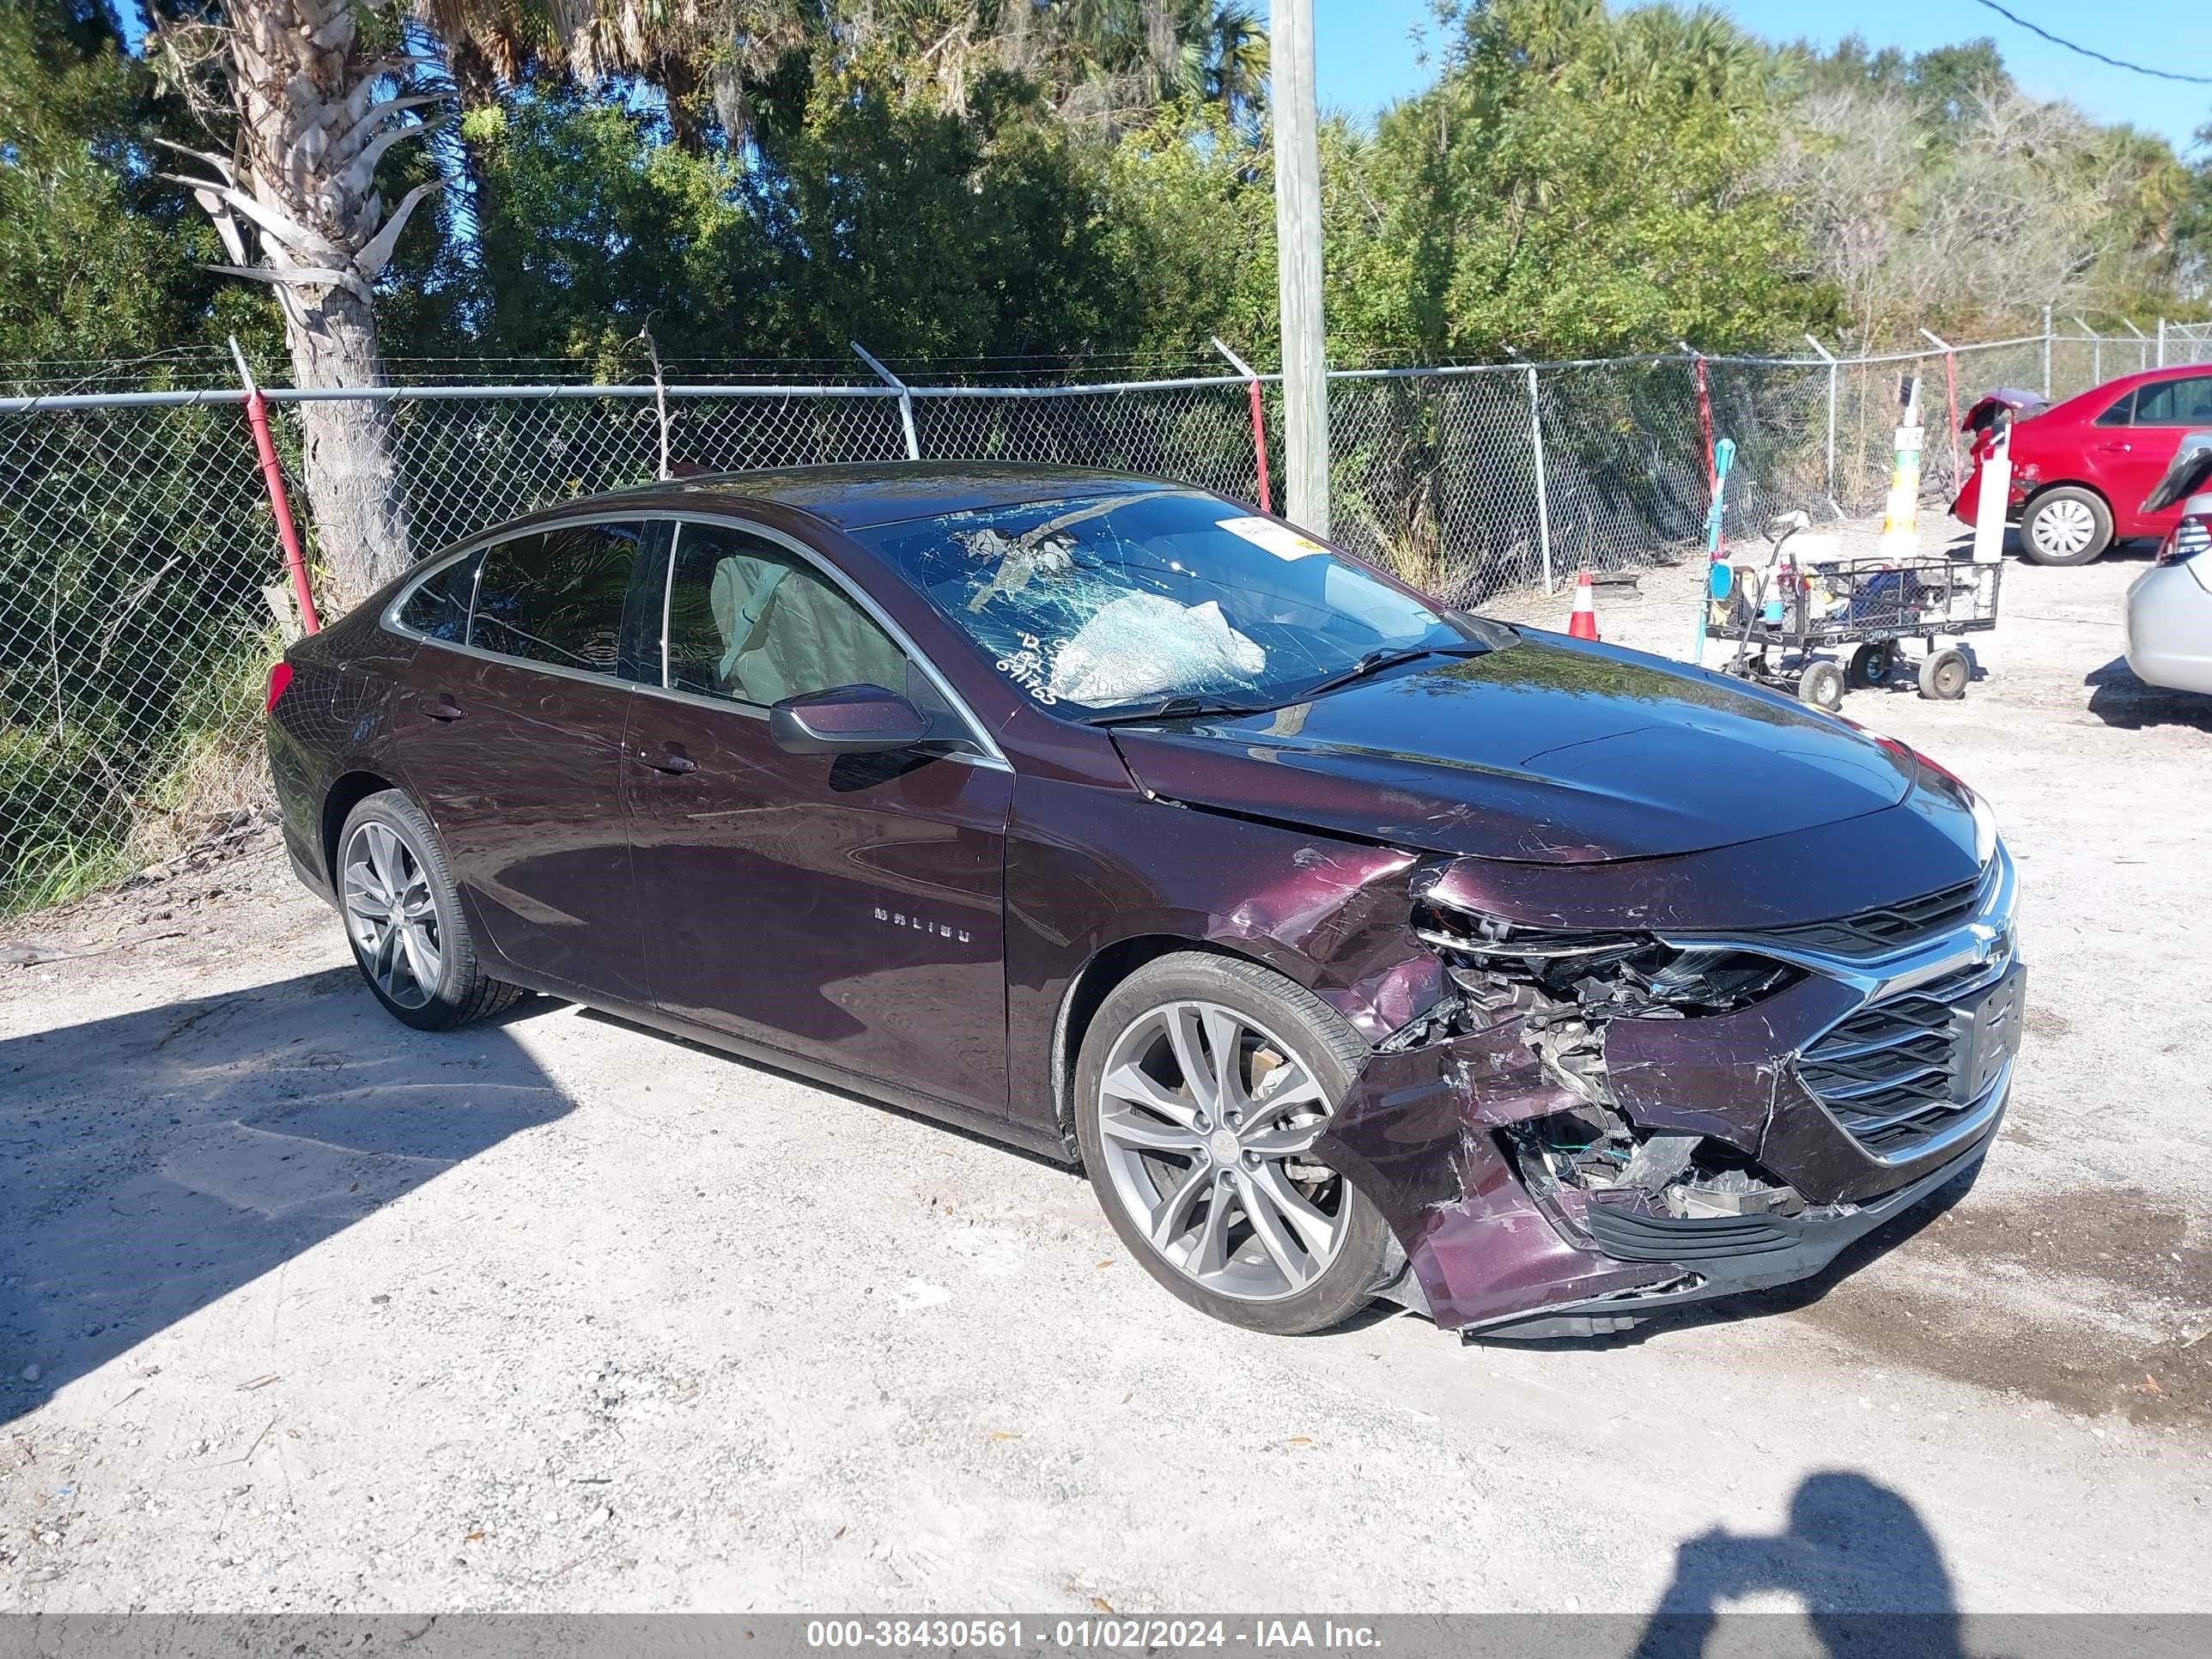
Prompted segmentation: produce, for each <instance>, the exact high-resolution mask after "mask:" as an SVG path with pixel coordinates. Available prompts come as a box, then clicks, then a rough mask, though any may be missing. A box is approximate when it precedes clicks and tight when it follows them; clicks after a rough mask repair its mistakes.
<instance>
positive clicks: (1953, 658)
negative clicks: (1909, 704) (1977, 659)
mask: <svg viewBox="0 0 2212 1659" xmlns="http://www.w3.org/2000/svg"><path fill="white" fill-rule="evenodd" d="M1973 677H1974V669H1973V665H1972V663H1970V662H1968V661H1967V660H1966V653H1965V652H1963V651H1956V650H1951V649H1948V648H1946V649H1944V650H1942V651H1936V652H1932V653H1929V657H1928V659H1926V660H1925V661H1924V662H1923V663H1922V664H1921V665H1920V695H1921V696H1923V697H1930V698H1933V699H1934V700H1935V701H1936V702H1958V701H1959V699H1960V698H1961V697H1963V696H1966V682H1967V681H1969V680H1971V679H1972V678H1973Z"/></svg>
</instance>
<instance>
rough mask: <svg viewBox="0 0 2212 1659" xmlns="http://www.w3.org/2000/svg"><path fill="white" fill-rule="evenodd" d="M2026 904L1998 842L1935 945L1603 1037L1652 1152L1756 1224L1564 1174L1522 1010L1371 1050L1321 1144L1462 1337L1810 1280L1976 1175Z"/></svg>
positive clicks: (1997, 1078)
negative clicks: (1702, 1166)
mask: <svg viewBox="0 0 2212 1659" xmlns="http://www.w3.org/2000/svg"><path fill="white" fill-rule="evenodd" d="M2014 899H2015V894H2014V886H2013V874H2012V869H2011V861H2010V860H2009V858H2008V856H2007V855H2006V854H2005V853H2004V852H2003V850H2002V848H2001V847H2000V848H1998V849H1997V850H1996V854H1995V858H1994V861H1993V866H1992V867H1991V869H1990V872H1989V874H1988V877H1987V878H1986V880H1985V881H1984V884H1983V887H1982V890H1981V891H1980V892H1979V894H1978V896H1977V899H1976V901H1975V902H1974V905H1973V907H1972V910H1971V912H1970V913H1968V914H1966V915H1964V916H1963V917H1962V918H1961V919H1960V920H1959V921H1957V922H1956V923H1955V924H1954V925H1953V926H1951V927H1948V929H1947V930H1946V931H1944V932H1943V933H1942V934H1941V935H1940V936H1939V937H1936V938H1934V939H1921V940H1918V941H1917V942H1916V943H1915V944H1914V945H1912V946H1911V947H1910V948H1907V949H1901V950H1896V951H1889V952H1887V954H1883V955H1878V956H1872V957H1869V956H1858V957H1838V956H1833V955H1830V954H1827V953H1826V952H1822V951H1811V950H1806V951H1798V952H1797V953H1796V958H1795V959H1796V963H1797V965H1799V966H1801V967H1802V968H1803V969H1805V972H1804V974H1803V976H1802V977H1801V978H1800V979H1798V980H1797V981H1796V982H1795V983H1794V984H1792V985H1790V987H1788V988H1787V989H1786V990H1784V991H1782V992H1781V993H1779V994H1776V995H1773V996H1771V997H1769V998H1767V999H1766V1000H1763V1001H1760V1002H1758V1003H1755V1004H1753V1005H1752V1006H1748V1007H1746V1008H1743V1009H1741V1010H1739V1011H1737V1012H1733V1013H1729V1014H1723V1015H1717V1016H1711V1017H1707V1018H1672V1019H1657V1018H1633V1019H1616V1020H1614V1021H1613V1023H1612V1024H1610V1025H1609V1026H1608V1027H1607V1031H1606V1036H1605V1045H1604V1059H1605V1069H1606V1081H1607V1086H1608V1088H1609V1090H1610V1092H1611V1097H1612V1104H1613V1109H1615V1110H1616V1111H1617V1112H1618V1114H1619V1115H1620V1116H1622V1117H1625V1118H1626V1120H1627V1121H1628V1122H1629V1124H1630V1126H1631V1127H1632V1129H1633V1131H1634V1132H1635V1133H1636V1135H1637V1136H1638V1146H1639V1147H1641V1146H1643V1145H1644V1144H1645V1143H1646V1142H1649V1143H1650V1144H1651V1146H1652V1149H1653V1150H1654V1151H1655V1152H1662V1151H1665V1150H1668V1149H1671V1150H1673V1151H1674V1152H1678V1153H1680V1156H1681V1158H1683V1159H1684V1160H1685V1162H1687V1160H1689V1159H1692V1158H1708V1156H1709V1155H1710V1162H1711V1163H1712V1164H1728V1165H1729V1167H1730V1169H1731V1170H1732V1171H1733V1173H1732V1174H1731V1175H1729V1176H1723V1177H1722V1178H1721V1180H1720V1181H1719V1182H1717V1183H1712V1184H1711V1185H1710V1186H1709V1187H1708V1188H1707V1189H1706V1191H1705V1193H1700V1194H1697V1196H1698V1197H1699V1200H1700V1201H1701V1202H1705V1199H1706V1196H1707V1194H1710V1193H1713V1192H1723V1193H1724V1192H1740V1193H1745V1194H1748V1197H1747V1200H1746V1202H1745V1208H1744V1211H1743V1212H1741V1213H1714V1212H1713V1211H1712V1209H1711V1206H1710V1203H1706V1204H1705V1207H1702V1208H1699V1207H1690V1206H1685V1205H1684V1204H1683V1203H1682V1201H1681V1200H1682V1198H1683V1194H1684V1193H1685V1192H1686V1190H1688V1189H1687V1188H1685V1187H1683V1186H1681V1185H1680V1184H1679V1183H1680V1182H1682V1181H1684V1180H1689V1181H1696V1180H1698V1179H1700V1177H1699V1176H1697V1175H1696V1174H1695V1172H1694V1170H1692V1171H1691V1172H1690V1173H1689V1174H1688V1175H1687V1176H1684V1175H1682V1174H1680V1173H1678V1174H1676V1175H1674V1176H1668V1175H1667V1174H1666V1173H1665V1172H1664V1171H1661V1172H1658V1173H1657V1174H1656V1175H1655V1176H1653V1177H1652V1178H1650V1179H1648V1180H1643V1181H1640V1182H1639V1181H1638V1180H1637V1179H1635V1178H1633V1176H1634V1172H1633V1170H1631V1171H1630V1175H1631V1177H1632V1178H1630V1179H1627V1180H1624V1181H1622V1182H1620V1183H1618V1184H1613V1185H1609V1186H1608V1185H1604V1184H1601V1183H1599V1184H1592V1185H1589V1186H1578V1185H1576V1184H1574V1183H1573V1182H1572V1181H1571V1180H1569V1181H1566V1182H1562V1181H1561V1180H1559V1179H1557V1178H1555V1176H1556V1174H1557V1171H1558V1170H1559V1161H1558V1160H1556V1159H1553V1158H1549V1157H1547V1153H1546V1150H1545V1148H1544V1146H1542V1144H1541V1128H1542V1126H1544V1125H1545V1124H1547V1123H1549V1122H1554V1121H1559V1120H1560V1119H1561V1118H1562V1117H1566V1118H1571V1117H1573V1116H1574V1115H1576V1114H1577V1113H1579V1112H1583V1111H1585V1110H1586V1109H1587V1103H1586V1102H1585V1100H1584V1099H1583V1097H1582V1096H1581V1095H1579V1094H1577V1091H1575V1090H1573V1089H1572V1088H1570V1087H1569V1086H1567V1085H1566V1083H1565V1082H1564V1081H1563V1080H1562V1079H1560V1078H1559V1075H1558V1073H1556V1071H1553V1070H1549V1069H1547V1066H1545V1064H1544V1062H1543V1060H1542V1058H1541V1055H1540V1054H1539V1053H1538V1051H1537V1049H1536V1048H1535V1046H1534V1044H1532V1043H1531V1042H1529V1041H1528V1033H1527V1028H1526V1026H1525V1025H1524V1024H1523V1023H1522V1021H1521V1020H1520V1019H1518V1018H1501V1019H1499V1020H1498V1021H1497V1023H1496V1024H1492V1025H1491V1026H1490V1027H1489V1028H1488V1029H1486V1030H1477V1031H1475V1032H1474V1033H1472V1034H1470V1035H1463V1036H1453V1037H1450V1038H1448V1039H1446V1040H1443V1041H1441V1042H1431V1043H1427V1044H1424V1045H1421V1046H1419V1047H1409V1048H1405V1049H1402V1050H1401V1051H1398V1052H1395V1053H1383V1054H1377V1055H1376V1057H1375V1058H1374V1060H1372V1061H1371V1062H1370V1064H1369V1066H1368V1067H1367V1068H1366V1070H1365V1071H1364V1072H1363V1073H1362V1074H1361V1076H1360V1079H1359V1080H1358V1083H1356V1084H1355V1085H1354V1086H1353V1089H1352V1092H1351V1093H1350V1095H1349V1096H1348V1097H1346V1100H1345V1101H1344V1103H1342V1104H1341V1105H1340V1107H1339V1108H1338V1109H1337V1112H1336V1114H1335V1115H1334V1118H1333V1119H1332V1121H1331V1124H1330V1127H1329V1130H1328V1133H1327V1134H1326V1135H1325V1136H1324V1137H1323V1139H1322V1141H1321V1142H1320V1143H1319V1145H1318V1146H1316V1152H1317V1153H1318V1154H1319V1155H1320V1156H1321V1157H1322V1158H1323V1160H1324V1161H1326V1162H1328V1163H1329V1164H1332V1165H1334V1167H1336V1168H1338V1169H1340V1170H1342V1171H1343V1172H1344V1173H1345V1174H1346V1176H1347V1177H1348V1178H1349V1179H1350V1180H1351V1181H1352V1183H1353V1184H1354V1185H1355V1186H1356V1187H1358V1188H1359V1190H1360V1191H1361V1192H1362V1193H1364V1194H1366V1195H1367V1196H1368V1197H1369V1198H1370V1200H1372V1201H1373V1202H1375V1203H1376V1205H1377V1206H1378V1207H1380V1209H1381V1210H1382V1212H1383V1215H1384V1217H1385V1218H1386V1219H1387V1220H1389V1223H1390V1225H1391V1226H1392V1228H1393V1230H1394V1231H1395V1234H1396V1236H1397V1237H1398V1240H1399V1243H1401V1246H1402V1248H1403V1249H1404V1251H1405V1255H1406V1258H1407V1283H1406V1284H1405V1285H1404V1289H1403V1291H1402V1293H1401V1299H1402V1300H1405V1301H1407V1302H1408V1303H1409V1304H1413V1305H1416V1306H1418V1307H1421V1308H1423V1309H1425V1310H1426V1311H1427V1312H1428V1313H1429V1314H1430V1315H1431V1316H1432V1317H1433V1318H1434V1319H1435V1320H1436V1322H1437V1324H1438V1325H1439V1326H1442V1327H1443V1328H1447V1329H1452V1330H1459V1331H1463V1332H1475V1331H1484V1332H1492V1333H1496V1334H1510V1335H1514V1336H1553V1335H1567V1334H1594V1333H1600V1332H1604V1331H1610V1330H1620V1329H1624V1328H1627V1327H1629V1326H1632V1325H1633V1324H1636V1323H1637V1322H1639V1321H1640V1320H1642V1319H1644V1318H1645V1317H1648V1316H1650V1315H1651V1314H1653V1313H1655V1312H1658V1311H1660V1310H1663V1309H1667V1308H1671V1307H1676V1306H1680V1305H1682V1304H1686V1303H1692V1302H1699V1301H1705V1300H1709V1299H1711V1298H1712V1297H1723V1296H1729V1295H1735V1294H1738V1293H1741V1292H1743V1291H1753V1290H1761V1289H1765V1288H1768V1287H1771V1286H1773V1285H1782V1284H1786V1283H1789V1282H1790V1281H1792V1280H1795V1279H1803V1278H1806V1277H1808V1276H1809V1275H1811V1274H1813V1273H1818V1272H1820V1270H1821V1269H1823V1268H1824V1267H1826V1266H1828V1264H1829V1263H1830V1262H1832V1261H1834V1260H1835V1258H1836V1257H1837V1256H1838V1255H1839V1254H1840V1253H1841V1252H1842V1251H1843V1250H1844V1249H1846V1248H1847V1247H1848V1246H1850V1244H1851V1243H1854V1242H1856V1241H1857V1240H1858V1239H1860V1238H1863V1237H1865V1236H1866V1235H1867V1234H1868V1233H1869V1232H1871V1231H1874V1230H1875V1229H1876V1228H1878V1227H1880V1226H1881V1225H1883V1224H1884V1223H1885V1222H1887V1221H1888V1220H1890V1219H1892V1218H1894V1217H1895V1216H1897V1215H1899V1214H1900V1213H1901V1212H1905V1211H1906V1210H1908V1209H1910V1208H1911V1207H1912V1206H1914V1205H1916V1204H1917V1203H1918V1202H1920V1201H1921V1200H1923V1199H1924V1198H1926V1197H1928V1196H1929V1194H1933V1193H1935V1192H1936V1190H1938V1189H1939V1188H1944V1187H1946V1186H1948V1185H1949V1184H1950V1183H1951V1182H1954V1181H1956V1180H1958V1179H1960V1177H1962V1176H1966V1175H1967V1174H1968V1173H1969V1172H1970V1171H1972V1170H1974V1169H1975V1168H1976V1167H1977V1166H1978V1164H1979V1162H1980V1160H1981V1159H1982V1158H1983V1157H1984V1154H1985V1153H1986V1152H1987V1151H1988V1149H1989V1146H1990V1144H1991V1142H1992V1141H1993V1139H1995V1136H1996V1129H1997V1126H1998V1124H1999V1122H2000V1121H2001V1120H2002V1115H2003V1111H2004V1108H2005V1104H2006V1101H2007V1098H2008V1093H2009V1090H2010V1085H2011V1080H2012V1070H2013V1056H2014V1054H2015V1049H2016V1048H2017V1044H2018V1041H2019V1033H2020V1030H2021V1012H2022V1008H2023V1000H2024V987H2025V975H2024V970H2023V969H2021V965H2020V964H2019V963H2018V962H2017V961H2016V960H2015V957H2014V953H2013V934H2012V913H2013V907H2014ZM1747 942H1748V941H1747ZM1759 945H1760V948H1761V949H1763V950H1768V951H1786V950H1787V949H1789V948H1790V947H1787V946H1777V945H1774V943H1773V940H1772V939H1771V938H1770V939H1766V940H1763V941H1759ZM1692 1146H1695V1147H1696V1148H1698V1149H1699V1151H1698V1152H1689V1151H1687V1150H1686V1149H1687V1148H1690V1147H1692ZM1639 1156H1640V1153H1639ZM1655 1161H1656V1160H1655ZM1670 1180H1671V1181H1674V1182H1676V1183H1678V1184H1676V1185H1674V1186H1672V1187H1670V1186H1669V1185H1668V1182H1669V1181H1670ZM1731 1180H1733V1181H1734V1182H1736V1183H1737V1184H1736V1185H1735V1187H1734V1188H1730V1187H1729V1186H1728V1182H1729V1181H1731ZM1777 1189H1780V1190H1781V1191H1783V1192H1784V1193H1785V1194H1786V1198H1784V1200H1781V1201H1780V1202H1777V1201H1776V1200H1774V1197H1773V1194H1774V1193H1775V1191H1776V1190H1777ZM1722 1201H1723V1204H1725V1203H1726V1202H1727V1201H1729V1200H1727V1199H1726V1197H1725V1196H1723V1200H1722Z"/></svg>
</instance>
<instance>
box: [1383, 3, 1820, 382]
mask: <svg viewBox="0 0 2212 1659" xmlns="http://www.w3.org/2000/svg"><path fill="white" fill-rule="evenodd" d="M1773 137H1774V125H1773V121H1772V116H1771V98H1770V97H1769V95H1768V93H1767V88H1766V85H1765V76H1764V67H1763V58H1762V55H1761V54H1760V53H1759V52H1758V50H1757V48H1756V47H1755V46H1754V45H1753V43H1751V42H1750V41H1748V40H1747V38H1746V37H1744V36H1742V35H1741V34H1740V33H1737V32H1736V31H1735V28H1734V27H1733V26H1732V25H1730V24H1729V23H1728V22H1727V21H1726V20H1725V19H1724V18H1722V17H1720V16H1719V15H1717V14H1715V13H1712V12H1710V11H1705V10H1700V11H1698V12H1692V13H1690V14H1687V15H1684V14H1681V13H1678V12H1675V11H1674V10H1673V9H1670V8H1667V7H1663V6H1662V7H1652V8H1649V9H1643V10H1638V11H1634V12H1630V13H1627V14H1626V15H1622V16H1619V17H1615V16H1612V15H1608V14H1607V10H1606V9H1605V7H1604V5H1603V4H1602V3H1601V0H1498V3H1495V4H1492V5H1486V6H1482V7H1480V8H1478V9H1472V10H1470V11H1469V12H1468V13H1467V14H1466V15H1465V16H1464V18H1463V19H1462V25H1461V32H1460V33H1459V35H1458V37H1457V39H1456V40H1455V42H1454V43H1453V45H1452V46H1451V48H1450V50H1449V52H1448V54H1447V57H1446V60H1445V64H1444V67H1443V75H1442V76H1441V77H1440V79H1439V82H1438V83H1437V86H1436V87H1435V88H1432V89H1431V90H1430V91H1428V92H1425V93H1423V94H1419V96H1417V97H1414V98H1412V99H1408V100H1406V101H1405V102H1404V103H1402V104H1401V105H1399V106H1396V107H1395V109H1393V110H1391V111H1390V112H1388V113H1387V114H1386V115H1385V116H1384V117H1383V121H1382V124H1381V128H1380V131H1379V133H1378V135H1377V138H1376V143H1375V145H1374V146H1373V149H1372V152H1371V155H1370V156H1369V157H1368V158H1366V166H1365V167H1364V181H1363V183H1364V195H1365V197H1367V198H1368V199H1370V200H1371V202H1372V203H1373V204H1375V206H1374V210H1373V216H1374V219H1375V222H1376V223H1375V228H1374V234H1372V235H1371V236H1370V237H1368V238H1366V239H1364V240H1365V241H1366V242H1367V244H1368V245H1369V246H1368V248H1367V249H1366V250H1364V251H1355V254H1354V257H1355V258H1364V259H1366V260H1369V261H1371V264H1372V267H1373V270H1374V276H1375V280H1376V282H1378V283H1382V284H1383V285H1385V286H1388V287H1391V288H1394V289H1396V290H1397V291H1398V293H1399V294H1400V295H1402V299H1401V303H1400V304H1399V305H1397V306H1395V307H1391V308H1390V313H1391V316H1390V319H1388V320H1386V321H1385V322H1384V324H1383V326H1384V327H1386V328H1387V327H1389V326H1391V325H1393V323H1394V322H1395V319H1397V318H1402V319H1404V325H1405V326H1406V327H1407V329H1408V330H1409V334H1410V337H1407V338H1405V339H1402V340H1399V339H1390V338H1387V337H1384V338H1377V339H1376V340H1375V341H1374V342H1373V343H1374V344H1375V345H1376V346H1378V347H1390V346H1408V347H1411V348H1413V349H1417V350H1419V351H1420V352H1421V353H1423V354H1425V355H1427V356H1431V357H1433V358H1437V359H1443V358H1449V357H1478V358H1494V357H1496V356H1499V355H1500V354H1501V350H1502V349H1503V348H1504V347H1508V346H1510V347H1512V348H1514V349H1519V350H1521V351H1523V352H1525V353H1527V354H1528V355H1530V356H1540V355H1541V356H1590V355H1598V354H1602V353H1607V352H1618V351H1625V350H1649V349H1667V348H1668V347H1671V346H1672V345H1673V344H1674V342H1675V341H1677V340H1682V339H1688V340H1690V341H1692V342H1694V343H1696V344H1698V345H1699V347H1701V348H1703V349H1707V350H1713V351H1725V350H1732V349H1748V348H1753V347H1760V346H1765V345H1767V344H1770V343H1772V342H1773V341H1775V340H1777V339H1778V338H1787V337H1791V336H1792V335H1794V333H1795V332H1796V331H1797V330H1799V329H1800V328H1802V326H1803V325H1805V324H1807V323H1808V322H1811V321H1814V320H1818V319H1822V318H1824V317H1825V316H1826V313H1827V311H1828V308H1829V305H1830V300H1829V296H1828V295H1827V293H1826V290H1825V289H1824V288H1823V286H1822V285H1821V284H1820V283H1819V282H1817V281H1816V280H1814V269H1813V264H1812V259H1811V257H1810V254H1809V252H1808V249H1807V248H1806V246H1804V243H1803V241H1802V239H1801V238H1800V236H1799V235H1798V234H1796V231H1795V230H1794V228H1792V227H1791V226H1790V223H1789V222H1788V220H1787V218H1786V216H1785V215H1784V211H1783V206H1782V204H1781V203H1780V202H1778V200H1777V199H1776V198H1775V197H1774V196H1772V195H1771V194H1770V193H1767V192H1763V191H1759V190H1756V189H1754V188H1752V187H1751V183H1752V175H1753V169H1754V168H1755V167H1757V166H1758V164H1759V161H1760V160H1761V158H1762V157H1763V156H1764V155H1765V154H1766V152H1767V149H1768V148H1769V146H1770V145H1771V143H1772V142H1773Z"/></svg>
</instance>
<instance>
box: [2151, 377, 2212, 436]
mask: <svg viewBox="0 0 2212 1659" xmlns="http://www.w3.org/2000/svg"><path fill="white" fill-rule="evenodd" d="M2135 423H2136V425H2137V426H2212V374H2192V375H2191V376H2190V377H2189V378H2188V379H2186V380H2154V381H2153V382H2152V383H2151V384H2150V385H2148V386H2139V387H2137V388H2136V420H2135Z"/></svg>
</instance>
